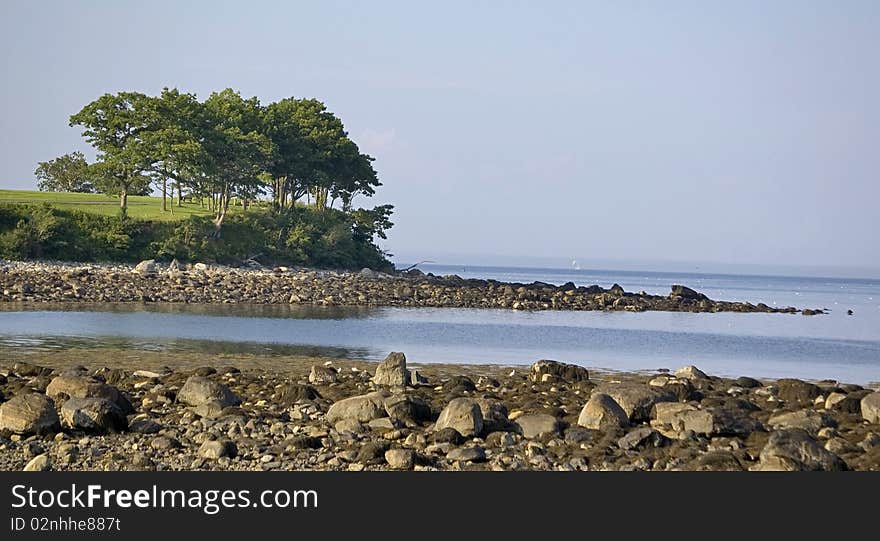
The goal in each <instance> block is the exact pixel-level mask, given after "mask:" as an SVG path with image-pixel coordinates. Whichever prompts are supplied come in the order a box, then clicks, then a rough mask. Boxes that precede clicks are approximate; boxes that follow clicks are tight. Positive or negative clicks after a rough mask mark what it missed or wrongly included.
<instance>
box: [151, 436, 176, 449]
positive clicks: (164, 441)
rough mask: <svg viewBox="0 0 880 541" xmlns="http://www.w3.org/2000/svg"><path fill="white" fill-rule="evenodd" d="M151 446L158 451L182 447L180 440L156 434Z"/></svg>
mask: <svg viewBox="0 0 880 541" xmlns="http://www.w3.org/2000/svg"><path fill="white" fill-rule="evenodd" d="M150 447H152V448H153V449H156V450H157V451H167V450H170V449H178V448H180V442H179V441H177V440H176V439H175V438H171V437H168V436H156V437H155V438H153V439H152V440H150Z"/></svg>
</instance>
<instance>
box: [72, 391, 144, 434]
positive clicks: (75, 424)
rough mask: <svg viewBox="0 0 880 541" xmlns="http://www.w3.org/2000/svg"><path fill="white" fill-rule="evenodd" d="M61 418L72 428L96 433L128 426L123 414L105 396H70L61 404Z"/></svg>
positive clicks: (118, 430)
mask: <svg viewBox="0 0 880 541" xmlns="http://www.w3.org/2000/svg"><path fill="white" fill-rule="evenodd" d="M61 418H62V419H63V420H64V422H65V424H67V426H69V427H71V428H73V429H79V430H84V431H86V432H93V433H97V434H104V433H107V432H110V433H116V432H122V431H124V430H126V429H127V428H128V420H127V419H126V418H125V414H124V413H123V412H122V410H121V409H119V406H117V405H116V404H115V403H113V402H111V401H109V400H107V399H106V398H71V399H70V400H68V401H67V402H65V403H64V404H63V405H62V406H61Z"/></svg>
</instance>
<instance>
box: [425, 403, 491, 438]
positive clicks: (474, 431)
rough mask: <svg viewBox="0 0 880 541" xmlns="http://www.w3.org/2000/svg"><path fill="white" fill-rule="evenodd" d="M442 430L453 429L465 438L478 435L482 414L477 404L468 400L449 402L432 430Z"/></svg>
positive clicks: (481, 423)
mask: <svg viewBox="0 0 880 541" xmlns="http://www.w3.org/2000/svg"><path fill="white" fill-rule="evenodd" d="M444 428H453V429H455V430H456V431H457V432H458V433H459V434H461V435H462V436H464V437H466V438H470V437H474V436H477V435H479V434H480V433H481V432H482V431H483V414H482V412H481V411H480V406H479V404H477V402H476V401H474V400H472V399H470V398H455V399H453V400H451V401H450V402H449V404H447V405H446V407H445V408H443V411H441V412H440V417H438V418H437V422H436V423H435V425H434V430H443V429H444Z"/></svg>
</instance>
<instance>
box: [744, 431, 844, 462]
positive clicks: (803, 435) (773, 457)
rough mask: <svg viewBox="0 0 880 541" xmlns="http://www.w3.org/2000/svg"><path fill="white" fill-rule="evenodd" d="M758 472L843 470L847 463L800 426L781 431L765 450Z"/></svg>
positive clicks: (775, 434) (772, 435)
mask: <svg viewBox="0 0 880 541" xmlns="http://www.w3.org/2000/svg"><path fill="white" fill-rule="evenodd" d="M759 459H760V462H759V463H758V465H757V467H755V468H753V469H755V470H758V471H816V470H823V471H843V470H846V469H848V468H847V465H846V463H845V462H844V461H843V460H842V459H841V458H840V457H839V456H837V455H835V454H834V453H831V452H829V451H827V450H826V449H824V448H823V447H822V446H821V445H819V443H818V442H817V441H816V440H814V439H813V438H812V437H811V436H810V435H809V434H808V433H807V431H805V430H803V429H800V428H788V429H783V430H778V431H776V432H773V433H772V434H770V439H769V440H768V441H767V444H766V445H765V446H764V448H763V449H762V450H761V455H760V457H759Z"/></svg>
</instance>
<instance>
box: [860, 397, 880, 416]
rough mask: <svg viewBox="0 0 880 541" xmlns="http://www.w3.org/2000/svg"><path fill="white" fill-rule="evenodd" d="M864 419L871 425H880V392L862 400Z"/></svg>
mask: <svg viewBox="0 0 880 541" xmlns="http://www.w3.org/2000/svg"><path fill="white" fill-rule="evenodd" d="M862 419H864V420H866V421H868V422H869V423H880V392H874V393H871V394H869V395H865V396H864V398H862Z"/></svg>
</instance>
